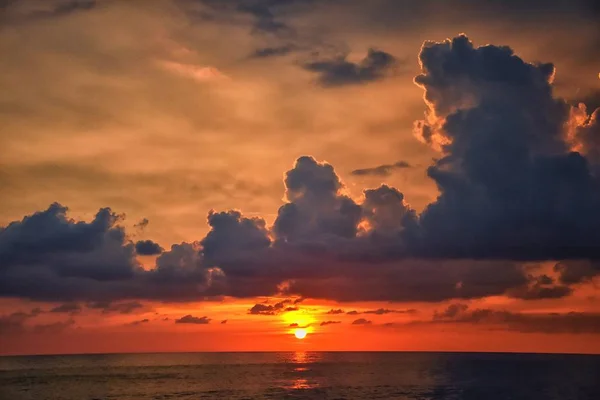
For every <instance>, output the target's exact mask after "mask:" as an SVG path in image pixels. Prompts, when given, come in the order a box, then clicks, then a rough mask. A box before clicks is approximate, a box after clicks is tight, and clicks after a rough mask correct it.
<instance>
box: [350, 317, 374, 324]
mask: <svg viewBox="0 0 600 400" xmlns="http://www.w3.org/2000/svg"><path fill="white" fill-rule="evenodd" d="M371 323H372V322H371V321H369V320H368V319H364V318H359V319H356V320H354V321H352V325H369V324H371Z"/></svg>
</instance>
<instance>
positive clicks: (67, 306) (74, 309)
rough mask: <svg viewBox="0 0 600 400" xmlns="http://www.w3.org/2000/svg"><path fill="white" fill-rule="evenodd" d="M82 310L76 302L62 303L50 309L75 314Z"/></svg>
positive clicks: (53, 311) (55, 311)
mask: <svg viewBox="0 0 600 400" xmlns="http://www.w3.org/2000/svg"><path fill="white" fill-rule="evenodd" d="M81 310H82V308H81V306H80V305H79V304H78V303H64V304H61V305H60V306H57V307H54V308H52V309H51V310H50V312H51V313H69V314H77V313H79V312H80V311H81Z"/></svg>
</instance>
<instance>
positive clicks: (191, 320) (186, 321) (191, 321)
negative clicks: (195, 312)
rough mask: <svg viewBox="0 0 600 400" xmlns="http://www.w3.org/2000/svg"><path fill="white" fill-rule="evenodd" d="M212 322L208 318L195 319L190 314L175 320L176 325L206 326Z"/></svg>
mask: <svg viewBox="0 0 600 400" xmlns="http://www.w3.org/2000/svg"><path fill="white" fill-rule="evenodd" d="M210 321H212V320H211V319H210V318H208V317H194V316H192V315H190V314H188V315H186V316H183V317H181V318H179V319H176V320H175V323H176V324H197V325H206V324H209V323H210Z"/></svg>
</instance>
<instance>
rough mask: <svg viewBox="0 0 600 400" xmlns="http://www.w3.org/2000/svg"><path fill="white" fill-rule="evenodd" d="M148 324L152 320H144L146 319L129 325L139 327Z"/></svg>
mask: <svg viewBox="0 0 600 400" xmlns="http://www.w3.org/2000/svg"><path fill="white" fill-rule="evenodd" d="M148 322H150V320H149V319H148V318H144V319H140V320H138V321H133V322H130V323H129V324H128V325H133V326H137V325H142V324H147V323H148Z"/></svg>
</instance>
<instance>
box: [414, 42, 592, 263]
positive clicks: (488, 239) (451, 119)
mask: <svg viewBox="0 0 600 400" xmlns="http://www.w3.org/2000/svg"><path fill="white" fill-rule="evenodd" d="M419 60H420V62H421V65H422V70H423V73H422V74H420V75H419V76H417V77H416V78H415V82H416V83H417V84H418V85H420V86H422V87H423V89H424V90H425V100H426V102H427V105H428V110H427V112H426V119H425V120H423V121H419V122H418V123H417V125H416V126H417V134H418V135H419V137H420V138H421V139H422V140H424V141H425V142H427V143H431V144H432V145H434V146H436V147H438V148H439V149H440V151H441V152H442V157H441V158H440V159H439V160H438V161H436V162H435V164H434V165H432V166H431V167H430V168H429V169H428V175H429V176H430V177H431V178H432V179H433V180H434V181H435V182H436V184H437V185H438V188H439V190H440V193H441V194H440V196H439V197H438V199H437V200H436V201H435V202H434V203H432V204H430V205H429V206H428V207H427V209H426V210H425V211H424V212H423V214H422V215H421V218H420V223H421V234H422V235H423V238H424V242H423V246H424V250H425V251H426V252H428V253H431V252H434V253H435V254H437V255H439V256H440V257H473V258H509V259H522V260H523V259H561V258H580V257H582V258H588V257H589V258H598V256H600V252H599V249H600V247H599V246H598V243H599V239H600V231H598V229H597V227H598V223H599V222H600V213H599V212H598V211H597V210H598V206H599V205H600V201H599V195H600V192H599V188H600V185H599V184H598V178H597V176H595V175H594V173H593V168H592V165H591V164H592V163H593V162H594V161H595V160H592V159H588V158H586V157H585V154H586V150H587V148H588V146H587V144H586V143H581V145H582V147H583V149H582V152H574V151H572V147H571V146H570V145H569V143H568V138H567V137H566V132H565V130H566V126H567V125H569V123H573V121H570V119H569V118H570V112H569V106H568V105H567V104H566V102H564V101H563V100H561V99H557V98H555V97H554V96H553V93H552V79H553V76H554V73H555V71H554V67H553V65H552V64H530V63H527V62H525V61H523V60H522V59H521V58H519V57H518V56H517V55H515V54H514V53H513V51H512V50H511V49H510V48H508V47H498V46H493V45H487V46H483V47H478V48H477V47H474V45H473V43H472V42H471V41H470V40H469V39H468V38H467V37H466V36H462V35H461V36H458V37H456V38H454V39H452V40H446V41H444V42H442V43H426V44H425V45H424V46H423V48H422V50H421V53H420V56H419ZM585 122H586V125H585V126H578V127H577V130H578V131H579V136H581V137H587V136H590V135H592V133H587V131H586V132H582V131H581V130H583V129H585V130H593V129H597V127H595V124H596V122H595V120H594V119H593V117H592V119H590V120H588V119H586V120H585ZM586 142H587V143H589V142H590V140H589V139H588V140H586Z"/></svg>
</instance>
